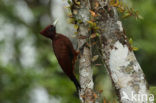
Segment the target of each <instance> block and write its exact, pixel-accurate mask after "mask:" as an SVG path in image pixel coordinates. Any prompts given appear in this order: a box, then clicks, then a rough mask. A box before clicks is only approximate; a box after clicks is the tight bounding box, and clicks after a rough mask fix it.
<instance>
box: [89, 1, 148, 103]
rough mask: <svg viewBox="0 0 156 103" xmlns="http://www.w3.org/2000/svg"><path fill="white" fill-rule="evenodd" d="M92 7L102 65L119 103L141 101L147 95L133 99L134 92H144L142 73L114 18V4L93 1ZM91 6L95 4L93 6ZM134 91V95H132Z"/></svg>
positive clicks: (145, 87) (116, 16)
mask: <svg viewBox="0 0 156 103" xmlns="http://www.w3.org/2000/svg"><path fill="white" fill-rule="evenodd" d="M97 3H98V4H99V6H98V7H97V8H93V10H94V12H95V13H97V14H98V17H97V18H96V24H97V26H98V27H99V31H98V33H99V34H101V36H100V37H99V38H100V41H101V52H102V56H103V61H104V62H105V67H106V69H107V71H108V73H109V75H110V77H111V80H112V83H113V84H114V87H115V89H116V93H117V95H118V97H119V101H120V102H121V103H145V102H147V98H144V99H142V98H139V97H136V98H133V96H134V95H135V94H137V95H138V94H139V95H141V94H146V95H147V96H148V87H147V82H146V80H145V76H144V73H143V71H142V69H141V67H140V65H139V63H138V61H137V60H136V57H135V55H134V53H133V50H132V47H131V45H130V44H129V42H128V39H127V36H126V35H125V32H124V30H123V27H122V22H121V21H120V20H119V19H118V13H117V11H116V8H115V7H111V6H110V5H109V0H105V1H103V0H93V2H92V4H93V5H94V4H97ZM93 7H95V6H93ZM133 94H134V95H133Z"/></svg>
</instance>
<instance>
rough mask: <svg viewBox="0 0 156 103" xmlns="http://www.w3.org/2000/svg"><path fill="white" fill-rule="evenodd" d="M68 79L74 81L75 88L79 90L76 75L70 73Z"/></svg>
mask: <svg viewBox="0 0 156 103" xmlns="http://www.w3.org/2000/svg"><path fill="white" fill-rule="evenodd" d="M70 79H71V80H72V81H73V82H74V84H75V86H76V89H77V91H78V92H79V90H81V86H80V84H79V82H78V80H77V79H76V77H75V76H74V75H72V77H71V78H70Z"/></svg>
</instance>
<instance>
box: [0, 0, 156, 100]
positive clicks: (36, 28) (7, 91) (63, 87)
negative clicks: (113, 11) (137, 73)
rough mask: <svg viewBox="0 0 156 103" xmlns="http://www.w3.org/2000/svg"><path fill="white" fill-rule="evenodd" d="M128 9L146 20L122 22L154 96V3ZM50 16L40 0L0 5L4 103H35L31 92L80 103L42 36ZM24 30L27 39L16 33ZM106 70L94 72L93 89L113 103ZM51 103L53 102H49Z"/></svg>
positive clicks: (132, 1)
mask: <svg viewBox="0 0 156 103" xmlns="http://www.w3.org/2000/svg"><path fill="white" fill-rule="evenodd" d="M21 1H22V3H23V4H24V5H26V6H27V8H28V9H29V10H30V11H31V13H32V15H33V16H34V19H33V20H32V21H31V22H28V21H27V20H25V19H23V18H22V17H20V16H19V15H18V12H16V11H15V8H16V6H17V4H18V2H21ZM45 1H47V2H48V0H45ZM127 3H128V4H129V6H132V7H133V8H134V9H136V10H138V11H139V12H140V14H141V15H142V16H143V18H144V19H143V20H135V18H133V17H128V18H126V19H122V21H123V25H124V28H125V31H126V33H127V35H128V37H129V38H132V39H133V42H134V44H133V45H134V46H136V47H138V48H139V51H137V52H135V54H136V57H137V59H138V61H139V63H140V65H141V67H142V68H143V71H144V73H145V75H146V78H147V81H148V83H149V86H150V87H151V91H152V93H153V94H156V89H155V87H154V86H155V85H156V79H155V75H156V63H155V61H156V46H155V45H156V13H155V11H156V1H155V0H146V1H145V0H129V1H128V2H127ZM49 12H50V7H49V3H46V2H42V0H0V103H36V102H33V101H31V99H32V98H33V96H32V95H31V93H32V92H31V91H33V90H34V89H35V88H37V87H42V88H44V90H45V91H46V92H47V94H48V96H49V98H55V99H58V100H59V102H60V103H79V99H78V97H77V96H76V95H75V94H76V90H75V87H74V85H73V83H72V82H71V81H70V80H69V79H68V78H67V77H66V75H64V73H63V72H62V71H61V69H60V67H59V65H58V63H57V60H56V57H55V55H54V54H53V51H52V49H51V48H50V47H51V43H50V41H49V40H47V39H46V38H44V37H42V36H40V34H39V32H40V31H41V29H43V28H44V27H45V25H43V22H45V21H44V20H45V19H43V18H44V17H48V15H49ZM23 13H25V12H23ZM49 24H50V22H49ZM6 25H9V27H8V26H6ZM12 27H14V28H13V30H12V29H11V28H12ZM23 28H24V30H25V31H26V33H25V35H24V36H23V35H20V33H19V34H18V33H17V32H16V31H17V30H18V29H19V30H18V31H20V30H22V31H23ZM4 29H6V30H5V31H4ZM16 29H17V30H16ZM12 31H14V32H12ZM8 45H10V46H8ZM26 46H30V49H31V50H34V55H35V56H31V55H28V56H27V55H26V54H25V53H28V52H31V51H29V48H28V49H25V48H24V47H26ZM26 50H28V51H27V52H24V51H26ZM11 51H12V52H11ZM23 52H24V53H23ZM10 55H11V56H10ZM25 55H26V57H28V58H30V60H31V59H34V58H35V62H33V63H32V64H31V63H28V64H25V62H24V63H23V62H22V61H24V60H23V59H22V57H23V56H25ZM26 57H25V58H26ZM8 58H9V59H8ZM25 58H24V59H25ZM102 68H103V67H102V66H101V67H94V66H93V69H94V81H95V88H96V90H101V89H102V90H103V93H102V95H103V96H104V97H103V98H105V99H106V100H108V101H114V100H116V98H115V93H114V90H113V88H112V85H111V82H110V79H109V77H108V75H107V73H106V71H105V70H104V69H102ZM77 74H78V73H77ZM47 103H55V102H53V100H51V101H49V102H47Z"/></svg>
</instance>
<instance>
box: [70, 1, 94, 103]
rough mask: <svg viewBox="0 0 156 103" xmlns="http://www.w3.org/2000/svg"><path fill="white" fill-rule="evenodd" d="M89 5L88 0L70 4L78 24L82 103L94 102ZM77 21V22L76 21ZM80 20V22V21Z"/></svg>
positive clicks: (80, 94)
mask: <svg viewBox="0 0 156 103" xmlns="http://www.w3.org/2000/svg"><path fill="white" fill-rule="evenodd" d="M89 9H90V5H89V1H88V0H80V5H79V4H77V3H76V2H75V1H74V0H73V4H72V6H71V11H72V15H73V16H74V19H75V20H76V22H77V24H78V26H79V27H78V48H79V50H80V58H79V75H80V76H79V78H80V85H81V91H79V97H80V100H81V102H82V103H95V99H94V97H93V96H94V91H93V87H94V83H93V78H92V75H93V70H92V68H91V50H90V47H88V46H87V38H86V37H88V36H89V32H88V27H89V25H88V23H87V21H89V19H90V13H89ZM78 21H79V22H78ZM80 21H81V22H80Z"/></svg>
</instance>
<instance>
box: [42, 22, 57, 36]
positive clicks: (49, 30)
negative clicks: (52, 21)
mask: <svg viewBox="0 0 156 103" xmlns="http://www.w3.org/2000/svg"><path fill="white" fill-rule="evenodd" d="M40 34H42V35H43V36H45V37H47V38H53V37H54V36H55V34H56V27H55V26H54V25H48V26H47V27H46V28H45V29H43V30H42V31H41V32H40Z"/></svg>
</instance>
